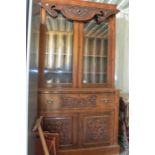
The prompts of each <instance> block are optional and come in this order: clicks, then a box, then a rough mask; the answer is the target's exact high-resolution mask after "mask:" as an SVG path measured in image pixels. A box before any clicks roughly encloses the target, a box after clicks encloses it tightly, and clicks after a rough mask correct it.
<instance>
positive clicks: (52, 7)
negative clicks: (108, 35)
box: [42, 3, 117, 23]
mask: <svg viewBox="0 0 155 155" xmlns="http://www.w3.org/2000/svg"><path fill="white" fill-rule="evenodd" d="M42 6H43V7H44V8H45V9H46V11H47V12H48V14H49V15H50V16H51V17H54V18H56V17H57V16H58V13H59V12H61V13H62V14H63V15H64V16H65V17H66V18H68V19H70V20H77V21H88V20H91V19H92V18H95V19H96V21H97V23H101V22H103V21H104V20H106V19H107V18H108V17H109V16H111V15H113V14H116V13H117V11H110V10H103V9H98V8H90V7H82V6H76V5H60V4H53V3H43V4H42Z"/></svg>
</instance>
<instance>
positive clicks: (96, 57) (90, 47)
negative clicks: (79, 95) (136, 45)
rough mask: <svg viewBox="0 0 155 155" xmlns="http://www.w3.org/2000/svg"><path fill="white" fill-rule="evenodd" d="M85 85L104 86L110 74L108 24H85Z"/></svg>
mask: <svg viewBox="0 0 155 155" xmlns="http://www.w3.org/2000/svg"><path fill="white" fill-rule="evenodd" d="M83 29H84V30H83V31H84V32H83V33H84V34H83V35H84V41H83V42H84V45H83V52H82V53H83V76H82V83H83V85H90V84H91V85H103V84H106V83H107V74H108V68H107V67H108V23H107V22H104V23H102V24H97V23H96V21H95V20H91V21H90V22H88V23H85V24H84V28H83Z"/></svg>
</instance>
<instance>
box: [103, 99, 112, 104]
mask: <svg viewBox="0 0 155 155" xmlns="http://www.w3.org/2000/svg"><path fill="white" fill-rule="evenodd" d="M102 101H103V102H104V103H110V102H111V100H109V99H108V98H103V99H102Z"/></svg>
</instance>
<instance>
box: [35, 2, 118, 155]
mask: <svg viewBox="0 0 155 155" xmlns="http://www.w3.org/2000/svg"><path fill="white" fill-rule="evenodd" d="M41 6H42V10H41V24H40V47H39V48H40V51H39V80H38V84H39V88H38V107H39V109H38V115H39V116H44V119H43V124H42V125H43V129H44V131H49V132H50V133H58V134H59V137H60V140H59V155H79V154H81V155H88V154H89V155H112V154H119V145H118V97H119V92H118V90H116V89H115V88H114V68H115V15H116V13H117V12H118V10H117V9H116V5H110V4H104V3H93V2H86V1H76V0H42V3H41Z"/></svg>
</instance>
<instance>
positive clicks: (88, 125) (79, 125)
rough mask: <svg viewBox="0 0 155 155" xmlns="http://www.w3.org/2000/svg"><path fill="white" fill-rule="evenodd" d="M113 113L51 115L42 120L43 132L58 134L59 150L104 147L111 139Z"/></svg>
mask: <svg viewBox="0 0 155 155" xmlns="http://www.w3.org/2000/svg"><path fill="white" fill-rule="evenodd" d="M113 120H114V114H113V111H103V112H85V113H68V114H63V113H59V114H53V115H50V117H45V118H44V120H43V130H44V131H49V132H51V133H59V135H60V148H65V147H72V148H74V147H76V148H81V147H89V146H100V145H102V146H106V145H110V144H111V143H112V138H113V130H114V126H113V124H114V123H113Z"/></svg>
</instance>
